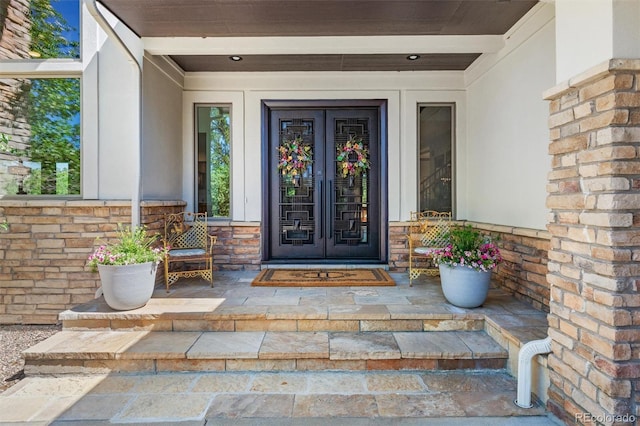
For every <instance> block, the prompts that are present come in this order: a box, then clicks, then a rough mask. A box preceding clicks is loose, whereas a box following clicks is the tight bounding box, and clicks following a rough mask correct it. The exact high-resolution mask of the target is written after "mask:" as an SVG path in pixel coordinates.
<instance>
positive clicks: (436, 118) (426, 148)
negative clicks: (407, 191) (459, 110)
mask: <svg viewBox="0 0 640 426" xmlns="http://www.w3.org/2000/svg"><path fill="white" fill-rule="evenodd" d="M418 113H419V115H420V117H419V120H418V123H419V137H418V139H419V142H418V150H419V152H418V176H419V186H418V188H419V190H418V203H419V209H420V210H421V211H422V210H436V211H441V212H451V211H452V182H451V177H452V173H451V158H452V147H453V105H421V106H419V108H418Z"/></svg>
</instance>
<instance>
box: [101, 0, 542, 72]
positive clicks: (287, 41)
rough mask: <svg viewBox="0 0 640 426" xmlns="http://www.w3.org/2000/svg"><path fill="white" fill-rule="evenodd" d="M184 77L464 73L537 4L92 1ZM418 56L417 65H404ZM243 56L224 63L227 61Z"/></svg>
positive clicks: (491, 0) (498, 0)
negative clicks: (280, 73)
mask: <svg viewBox="0 0 640 426" xmlns="http://www.w3.org/2000/svg"><path fill="white" fill-rule="evenodd" d="M99 1H100V2H101V3H102V4H103V5H104V6H105V7H106V8H107V9H109V10H110V12H111V13H113V14H114V15H115V16H116V17H118V18H119V19H120V20H121V21H122V22H123V23H125V25H127V26H128V27H129V28H130V29H131V30H132V31H133V32H134V33H136V34H137V35H138V36H140V37H141V38H142V39H143V42H144V46H145V50H146V51H147V52H149V53H151V54H153V55H167V56H170V57H172V59H173V60H174V61H175V62H176V63H177V64H178V65H180V66H181V67H182V68H183V69H184V70H185V71H194V72H197V71H284V70H286V71H306V70H312V69H313V70H327V71H329V70H330V71H352V70H353V71H363V70H369V71H390V70H395V71H407V70H413V71H417V70H464V69H466V68H467V67H468V66H469V65H470V64H471V63H472V62H473V61H474V60H475V59H476V58H477V57H478V56H480V55H481V54H483V53H494V52H497V51H498V50H500V49H501V48H502V47H503V46H504V34H505V33H506V32H507V31H508V30H509V29H510V28H512V27H513V25H514V24H515V23H516V22H518V20H520V19H521V18H522V17H523V16H525V15H526V14H527V13H529V12H530V11H531V10H532V8H533V7H534V6H536V4H537V3H538V2H537V1H536V0H446V1H443V0H393V1H391V0H349V1H345V0H313V1H300V0H183V1H179V2H177V1H175V0H99ZM410 54H417V55H419V56H420V58H419V59H418V60H414V61H409V60H407V56H408V55H410ZM235 55H237V56H242V59H243V60H242V61H237V62H232V61H230V60H229V56H235Z"/></svg>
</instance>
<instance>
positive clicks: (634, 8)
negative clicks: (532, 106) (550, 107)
mask: <svg viewBox="0 0 640 426" xmlns="http://www.w3.org/2000/svg"><path fill="white" fill-rule="evenodd" d="M555 9H556V32H557V51H556V60H557V65H558V67H557V73H556V82H557V83H560V82H562V81H565V80H568V79H570V78H571V77H573V76H575V75H576V74H579V73H581V72H583V71H585V70H587V69H589V68H591V67H593V66H595V65H598V64H599V63H601V62H603V61H607V60H609V59H612V58H638V57H640V24H639V22H640V1H638V0H555Z"/></svg>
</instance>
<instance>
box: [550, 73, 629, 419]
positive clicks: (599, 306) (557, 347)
mask: <svg viewBox="0 0 640 426" xmlns="http://www.w3.org/2000/svg"><path fill="white" fill-rule="evenodd" d="M546 99H548V100H550V106H549V114H550V117H549V127H550V129H551V133H550V136H551V137H550V139H551V143H550V145H549V152H550V154H551V155H552V156H553V157H552V158H553V168H552V171H551V173H550V175H549V184H548V192H549V195H548V200H547V206H548V207H549V208H550V209H551V219H550V224H549V225H548V229H549V231H550V233H551V247H550V251H549V274H548V276H547V278H548V281H549V283H550V286H551V304H550V308H551V313H550V315H549V319H550V330H549V333H550V336H551V337H552V338H553V343H552V351H553V352H552V354H550V355H549V358H548V365H549V368H550V369H551V371H550V376H551V387H550V389H549V401H548V403H547V406H548V408H549V410H550V411H552V412H553V413H554V414H555V415H557V416H558V417H560V418H561V419H563V420H564V421H565V422H567V423H577V424H593V423H597V424H606V425H610V424H633V423H634V422H633V421H629V420H632V418H629V416H639V415H640V409H639V407H640V404H639V402H640V392H639V389H640V328H639V327H640V294H639V290H640V263H638V260H640V209H639V208H640V154H639V151H640V60H611V61H609V62H607V63H604V64H602V65H600V66H598V67H595V68H593V69H591V70H589V71H588V72H585V73H583V74H581V75H579V76H577V77H575V78H573V79H571V80H570V81H568V82H567V83H565V84H563V85H560V86H558V87H555V88H553V89H550V90H549V91H548V92H547V93H546ZM616 416H618V417H616ZM625 416H627V417H625Z"/></svg>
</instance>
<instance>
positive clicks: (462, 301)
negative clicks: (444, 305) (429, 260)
mask: <svg viewBox="0 0 640 426" xmlns="http://www.w3.org/2000/svg"><path fill="white" fill-rule="evenodd" d="M439 268H440V282H441V283H442V292H443V293H444V297H445V299H447V301H448V302H449V303H451V304H452V305H455V306H458V307H461V308H477V307H478V306H480V305H482V304H483V303H484V301H485V300H486V299H487V294H488V293H489V284H490V282H491V271H486V272H484V271H476V270H474V269H471V268H467V267H465V266H453V267H451V266H447V265H440V267H439Z"/></svg>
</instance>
